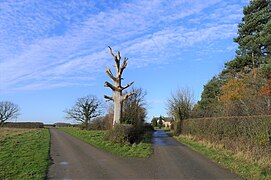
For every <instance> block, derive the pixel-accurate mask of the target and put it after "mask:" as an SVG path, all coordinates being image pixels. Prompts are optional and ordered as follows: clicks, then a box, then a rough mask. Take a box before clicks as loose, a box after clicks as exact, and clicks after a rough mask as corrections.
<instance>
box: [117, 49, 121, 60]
mask: <svg viewBox="0 0 271 180" xmlns="http://www.w3.org/2000/svg"><path fill="white" fill-rule="evenodd" d="M117 58H118V60H119V61H120V59H121V57H120V52H119V51H118V56H117Z"/></svg>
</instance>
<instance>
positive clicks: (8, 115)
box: [0, 101, 20, 127]
mask: <svg viewBox="0 0 271 180" xmlns="http://www.w3.org/2000/svg"><path fill="white" fill-rule="evenodd" d="M19 111H20V108H19V106H18V105H16V104H14V103H12V102H9V101H2V102H0V127H2V126H3V125H4V122H5V121H7V120H9V119H14V118H17V117H18V115H19Z"/></svg>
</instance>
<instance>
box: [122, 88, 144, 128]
mask: <svg viewBox="0 0 271 180" xmlns="http://www.w3.org/2000/svg"><path fill="white" fill-rule="evenodd" d="M131 92H132V93H133V95H132V96H130V97H128V99H127V100H126V101H124V102H123V117H122V122H124V123H127V124H132V125H134V126H136V127H140V126H142V124H143V123H144V120H145V118H146V116H147V109H146V102H145V96H146V95H147V92H146V91H144V90H143V89H142V88H134V87H133V88H132V90H131ZM127 93H128V92H127Z"/></svg>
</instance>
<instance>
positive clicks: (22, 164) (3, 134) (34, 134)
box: [0, 128, 50, 179]
mask: <svg viewBox="0 0 271 180" xmlns="http://www.w3.org/2000/svg"><path fill="white" fill-rule="evenodd" d="M49 140H50V135H49V132H48V129H14V128H1V131H0V179H44V177H45V176H46V170H47V166H48V162H49V161H48V160H49V158H48V153H49Z"/></svg>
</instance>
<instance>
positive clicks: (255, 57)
mask: <svg viewBox="0 0 271 180" xmlns="http://www.w3.org/2000/svg"><path fill="white" fill-rule="evenodd" d="M243 14H244V17H243V18H242V22H241V23H240V24H239V25H238V37H237V38H234V42H236V43H238V44H239V47H238V49H237V51H236V57H235V59H233V60H231V61H229V62H227V63H226V64H225V65H226V68H225V70H224V71H223V73H222V74H229V73H230V74H235V75H236V74H237V73H238V72H242V73H251V72H252V73H253V74H254V75H255V73H256V71H255V70H256V68H258V67H260V65H261V64H268V63H271V60H270V52H271V33H270V32H271V0H252V1H250V4H249V5H248V6H245V7H244V10H243Z"/></svg>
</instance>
